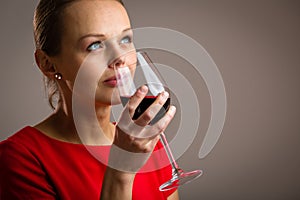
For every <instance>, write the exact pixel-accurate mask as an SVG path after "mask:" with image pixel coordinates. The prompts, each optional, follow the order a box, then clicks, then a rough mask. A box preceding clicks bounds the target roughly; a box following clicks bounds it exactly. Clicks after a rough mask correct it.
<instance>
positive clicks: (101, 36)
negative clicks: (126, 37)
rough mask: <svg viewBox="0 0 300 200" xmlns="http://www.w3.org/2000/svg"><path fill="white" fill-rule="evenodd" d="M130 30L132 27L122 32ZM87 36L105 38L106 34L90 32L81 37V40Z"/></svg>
mask: <svg viewBox="0 0 300 200" xmlns="http://www.w3.org/2000/svg"><path fill="white" fill-rule="evenodd" d="M129 30H132V28H130V27H129V28H126V29H124V30H123V31H122V33H124V32H126V31H129ZM87 37H98V38H105V35H104V34H98V33H90V34H86V35H84V36H82V37H80V38H79V41H82V40H83V39H85V38H87Z"/></svg>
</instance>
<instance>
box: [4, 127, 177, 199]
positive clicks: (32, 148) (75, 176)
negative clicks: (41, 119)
mask: <svg viewBox="0 0 300 200" xmlns="http://www.w3.org/2000/svg"><path fill="white" fill-rule="evenodd" d="M160 147H161V144H160V143H158V145H157V146H156V148H155V151H156V150H158V149H159V148H160ZM91 148H92V150H93V151H95V152H101V153H102V154H104V155H108V152H109V149H110V146H94V147H91ZM152 157H153V156H151V157H150V159H149V160H148V162H147V163H146V165H147V164H149V166H150V165H153V162H154V163H155V162H156V161H159V162H161V161H162V160H166V159H167V158H166V155H165V154H164V153H163V154H162V153H160V154H159V155H158V156H156V157H155V158H153V159H152ZM159 162H157V163H159ZM157 163H156V164H157ZM105 169H106V165H105V164H103V163H102V162H99V160H98V159H96V158H95V157H94V156H92V154H91V153H90V152H89V151H88V150H87V148H86V146H84V145H81V144H72V143H67V142H62V141H59V140H56V139H53V138H50V137H48V136H46V135H44V134H43V133H41V132H39V131H38V130H37V129H35V128H33V127H29V126H27V127H25V128H23V129H22V130H20V131H19V132H17V133H16V134H14V135H13V136H11V137H10V138H8V139H7V140H5V141H2V142H1V143H0V199H66V200H67V199H70V200H77V199H78V200H83V199H88V200H94V199H95V200H98V199H100V193H101V186H102V180H103V175H104V172H105ZM170 178H171V167H170V165H168V166H167V167H164V168H161V169H159V170H156V171H151V172H146V173H144V172H143V173H137V174H136V177H135V180H134V185H133V191H132V198H133V199H136V200H139V199H141V200H150V199H153V200H160V199H167V197H168V196H169V195H170V194H172V193H173V192H174V191H175V190H170V191H167V192H160V191H159V190H158V187H159V185H161V184H162V183H164V182H165V181H167V180H169V179H170Z"/></svg>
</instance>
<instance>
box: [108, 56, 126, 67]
mask: <svg viewBox="0 0 300 200" xmlns="http://www.w3.org/2000/svg"><path fill="white" fill-rule="evenodd" d="M124 66H125V57H124V56H120V57H118V58H116V59H114V60H113V61H112V62H111V64H110V65H109V67H110V68H113V69H114V68H120V67H124Z"/></svg>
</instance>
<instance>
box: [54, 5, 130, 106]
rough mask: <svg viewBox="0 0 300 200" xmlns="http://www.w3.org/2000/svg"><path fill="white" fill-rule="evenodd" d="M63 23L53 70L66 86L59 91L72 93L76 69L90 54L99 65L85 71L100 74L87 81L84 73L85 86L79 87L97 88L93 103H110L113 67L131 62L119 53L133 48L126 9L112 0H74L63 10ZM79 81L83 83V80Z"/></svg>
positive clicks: (113, 86)
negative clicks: (97, 59)
mask: <svg viewBox="0 0 300 200" xmlns="http://www.w3.org/2000/svg"><path fill="white" fill-rule="evenodd" d="M63 25H64V27H63V33H62V44H61V53H60V54H59V55H58V56H55V57H54V63H55V66H56V68H57V69H56V70H57V71H58V72H60V73H61V74H62V76H63V81H65V82H66V85H67V87H66V88H63V90H68V91H71V93H72V92H73V89H74V82H75V79H76V75H77V72H78V70H79V69H80V68H81V67H82V66H83V63H88V62H87V61H86V60H87V59H88V58H89V57H90V55H94V57H98V58H99V59H100V60H101V64H99V66H98V68H95V67H94V68H92V69H91V70H90V71H89V72H88V74H90V75H91V76H93V75H95V74H99V73H100V76H99V77H98V79H97V81H96V82H91V83H89V80H88V76H87V79H86V83H87V85H86V86H83V87H96V88H97V89H96V104H111V96H112V93H113V91H114V89H115V88H116V80H115V72H114V68H113V66H115V65H120V66H121V65H126V62H131V63H132V62H133V61H127V59H128V58H127V59H124V58H123V56H122V54H123V53H124V52H125V51H127V50H130V49H131V50H133V49H134V46H133V43H132V31H131V26H130V21H129V18H128V15H127V12H126V10H125V9H124V7H123V6H122V5H121V4H120V3H119V2H116V1H113V0H81V1H76V2H75V3H73V4H71V5H70V6H68V7H67V8H66V9H65V11H64V13H63ZM120 56H121V57H120ZM117 58H118V59H117ZM95 70H97V71H95ZM80 84H85V81H82V82H81V83H80ZM90 84H92V85H90ZM93 84H94V85H93ZM68 91H63V92H64V93H67V92H68ZM66 98H71V97H66Z"/></svg>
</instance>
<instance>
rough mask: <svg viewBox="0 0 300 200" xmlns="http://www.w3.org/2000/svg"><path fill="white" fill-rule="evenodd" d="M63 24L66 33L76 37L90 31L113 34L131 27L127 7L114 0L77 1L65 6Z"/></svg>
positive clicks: (107, 34)
mask: <svg viewBox="0 0 300 200" xmlns="http://www.w3.org/2000/svg"><path fill="white" fill-rule="evenodd" d="M63 24H64V30H65V31H66V33H69V34H72V35H73V36H74V37H80V36H83V35H85V34H90V33H101V34H104V35H106V36H113V35H117V34H119V33H120V32H121V31H122V30H124V29H126V28H128V27H130V21H129V18H128V15H127V12H126V10H125V8H124V7H123V6H122V5H121V4H120V3H119V2H117V1H113V0H80V1H76V2H75V3H73V4H71V5H70V6H68V7H67V8H65V11H64V14H63Z"/></svg>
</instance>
